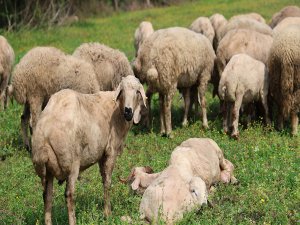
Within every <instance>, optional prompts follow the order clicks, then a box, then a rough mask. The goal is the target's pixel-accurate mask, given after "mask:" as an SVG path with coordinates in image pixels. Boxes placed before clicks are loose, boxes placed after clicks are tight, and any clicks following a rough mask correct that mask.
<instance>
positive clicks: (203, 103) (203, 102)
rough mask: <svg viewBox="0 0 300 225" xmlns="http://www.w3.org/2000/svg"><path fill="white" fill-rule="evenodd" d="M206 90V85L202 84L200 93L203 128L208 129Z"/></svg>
mask: <svg viewBox="0 0 300 225" xmlns="http://www.w3.org/2000/svg"><path fill="white" fill-rule="evenodd" d="M206 84H207V82H206ZM205 90H206V85H205V84H200V86H199V88H198V93H199V97H200V105H201V110H202V126H203V127H204V128H205V129H208V121H207V114H206V98H205Z"/></svg>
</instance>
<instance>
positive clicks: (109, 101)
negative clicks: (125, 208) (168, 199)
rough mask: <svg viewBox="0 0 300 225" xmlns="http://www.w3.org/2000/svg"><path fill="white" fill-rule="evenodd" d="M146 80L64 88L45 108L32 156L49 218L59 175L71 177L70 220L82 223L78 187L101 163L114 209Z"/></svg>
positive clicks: (107, 200)
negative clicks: (103, 87) (116, 180)
mask: <svg viewBox="0 0 300 225" xmlns="http://www.w3.org/2000/svg"><path fill="white" fill-rule="evenodd" d="M145 98H146V97H145V92H144V89H143V86H142V85H141V83H140V82H139V80H138V79H137V78H135V77H134V76H130V75H129V76H127V77H125V78H123V79H122V81H121V83H120V84H119V86H118V88H117V90H116V91H107V92H98V93H96V94H82V93H78V92H76V91H73V90H62V91H60V92H58V93H56V94H54V95H53V96H52V97H51V99H50V100H49V102H48V104H47V106H46V107H45V109H44V111H43V112H42V114H41V116H40V119H39V121H38V123H37V125H36V130H35V132H34V133H33V136H32V161H33V165H34V168H35V170H36V173H37V174H38V176H39V177H40V178H41V180H42V184H43V188H44V192H43V193H44V194H43V196H44V204H45V207H44V211H45V224H47V225H49V224H52V220H51V208H52V194H53V178H54V177H55V178H56V179H58V180H59V181H64V180H66V183H67V184H66V192H65V197H66V202H67V206H68V216H69V224H72V225H73V224H75V223H76V217H75V206H74V192H75V182H76V180H77V178H78V175H79V173H80V172H81V171H83V170H85V169H87V168H88V167H90V166H91V165H93V164H95V163H98V165H99V167H100V173H101V176H102V181H103V186H104V214H105V215H106V216H108V215H110V214H111V205H110V193H109V189H110V186H111V176H112V172H113V168H114V165H115V161H116V158H117V155H119V154H121V153H122V151H123V146H124V141H125V138H126V136H127V133H128V131H129V129H130V128H131V126H132V124H133V122H134V123H138V122H139V120H140V109H141V105H145V100H146V99H145Z"/></svg>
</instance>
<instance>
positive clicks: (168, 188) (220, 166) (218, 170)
mask: <svg viewBox="0 0 300 225" xmlns="http://www.w3.org/2000/svg"><path fill="white" fill-rule="evenodd" d="M233 170H234V166H233V164H232V163H231V162H230V161H228V160H226V159H225V158H224V156H223V152H222V150H221V149H220V148H219V146H218V145H217V144H216V142H214V141H213V140H212V139H209V138H190V139H188V140H186V141H184V142H182V143H181V144H180V145H179V146H177V147H176V148H175V149H174V151H173V152H172V154H171V159H170V162H169V166H168V167H167V168H166V169H164V170H163V171H162V172H160V173H156V174H147V173H146V172H143V171H141V169H140V168H138V171H139V173H132V174H131V175H132V176H131V177H130V178H131V180H133V183H132V185H131V186H132V189H133V190H137V189H140V188H141V187H142V188H145V187H146V186H147V187H146V190H145V192H144V194H143V198H142V201H141V204H140V214H141V218H142V219H145V220H147V221H149V222H151V223H154V224H155V223H156V222H157V221H158V219H159V218H160V216H161V219H163V220H164V221H166V222H167V223H168V224H173V223H175V222H176V221H177V220H179V219H181V218H182V217H183V214H184V213H185V212H188V211H191V210H193V209H196V208H200V206H201V205H202V204H206V203H207V195H208V190H209V189H210V187H211V186H212V185H213V184H215V183H218V182H223V183H229V182H231V183H236V182H237V180H236V178H235V177H234V176H233ZM133 171H136V170H133Z"/></svg>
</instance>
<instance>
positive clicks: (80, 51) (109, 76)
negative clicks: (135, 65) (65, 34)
mask: <svg viewBox="0 0 300 225" xmlns="http://www.w3.org/2000/svg"><path fill="white" fill-rule="evenodd" d="M73 56H74V57H76V58H79V59H82V60H85V61H86V62H88V63H91V64H92V65H93V67H94V70H95V73H96V76H97V80H98V83H99V86H100V90H102V91H112V90H115V89H116V88H117V87H118V85H119V83H120V81H121V78H122V77H124V76H127V75H129V74H133V71H132V69H131V65H130V63H129V61H128V59H127V57H126V55H125V54H124V53H123V52H120V51H119V50H116V49H112V48H110V47H107V46H105V45H102V44H99V43H84V44H81V45H80V46H79V47H78V48H77V49H75V51H74V53H73Z"/></svg>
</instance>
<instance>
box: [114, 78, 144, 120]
mask: <svg viewBox="0 0 300 225" xmlns="http://www.w3.org/2000/svg"><path fill="white" fill-rule="evenodd" d="M115 100H120V110H121V112H123V115H124V118H125V120H126V121H131V120H132V119H133V122H134V123H135V124H137V123H138V122H139V121H140V119H141V113H140V112H141V106H142V105H144V106H145V107H146V95H145V91H144V88H143V85H142V84H141V83H140V81H139V80H138V79H137V78H136V77H134V76H133V75H129V76H127V77H124V78H122V81H121V83H120V84H119V86H118V88H117V90H116V98H115Z"/></svg>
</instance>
